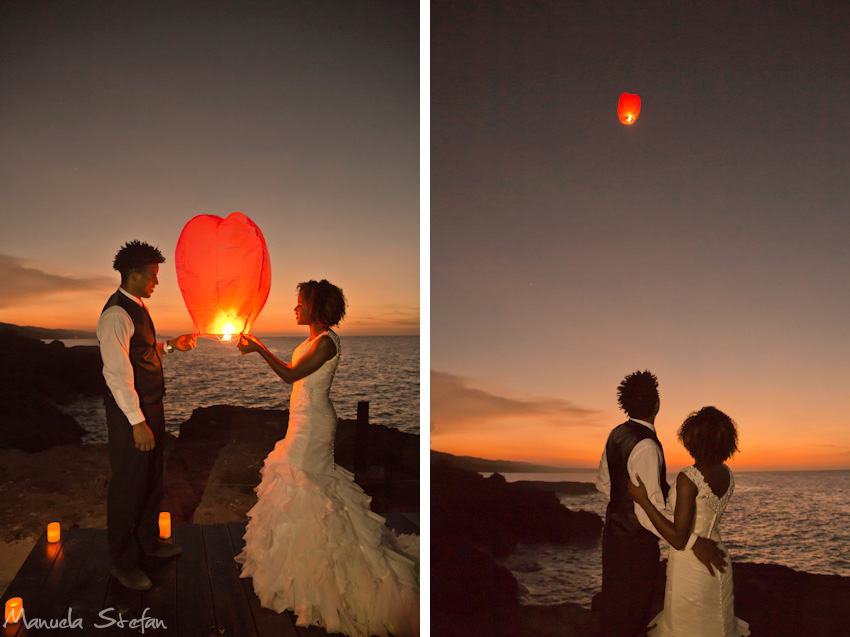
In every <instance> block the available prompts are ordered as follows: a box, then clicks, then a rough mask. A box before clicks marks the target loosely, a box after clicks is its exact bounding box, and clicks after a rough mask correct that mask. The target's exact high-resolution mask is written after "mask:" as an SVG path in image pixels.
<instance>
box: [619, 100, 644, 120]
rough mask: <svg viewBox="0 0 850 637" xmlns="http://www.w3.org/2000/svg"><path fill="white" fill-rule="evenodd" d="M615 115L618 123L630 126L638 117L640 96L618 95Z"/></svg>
mask: <svg viewBox="0 0 850 637" xmlns="http://www.w3.org/2000/svg"><path fill="white" fill-rule="evenodd" d="M617 115H618V116H619V117H620V121H621V122H622V123H623V124H625V125H626V126H631V125H632V124H634V123H635V122H636V121H637V118H638V115H640V96H638V95H632V94H630V93H623V94H622V95H620V102H619V103H618V104H617Z"/></svg>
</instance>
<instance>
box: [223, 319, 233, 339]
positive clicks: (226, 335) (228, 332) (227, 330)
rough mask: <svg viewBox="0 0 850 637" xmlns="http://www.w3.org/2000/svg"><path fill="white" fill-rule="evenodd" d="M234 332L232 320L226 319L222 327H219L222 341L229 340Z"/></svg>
mask: <svg viewBox="0 0 850 637" xmlns="http://www.w3.org/2000/svg"><path fill="white" fill-rule="evenodd" d="M234 334H236V328H235V327H234V326H233V321H228V322H227V323H226V324H225V326H224V327H223V328H221V340H222V341H223V342H226V341H229V340H230V339H232V338H233V335H234Z"/></svg>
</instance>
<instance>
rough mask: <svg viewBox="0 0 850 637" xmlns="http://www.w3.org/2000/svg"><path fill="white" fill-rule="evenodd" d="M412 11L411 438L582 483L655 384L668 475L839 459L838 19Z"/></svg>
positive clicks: (847, 68)
mask: <svg viewBox="0 0 850 637" xmlns="http://www.w3.org/2000/svg"><path fill="white" fill-rule="evenodd" d="M433 7H434V8H433V16H432V24H431V30H432V42H431V91H432V106H431V125H432V129H431V152H432V165H431V206H432V210H431V257H430V258H431V369H432V377H431V414H430V420H431V423H430V424H431V434H432V435H431V447H432V448H433V449H438V450H440V451H446V452H449V453H455V454H459V455H473V456H479V457H487V458H500V459H514V460H530V461H537V462H543V463H546V464H556V465H561V466H580V467H595V466H596V464H597V463H598V461H599V456H600V455H601V452H602V448H603V446H604V444H605V439H606V437H607V434H608V432H609V431H610V429H611V428H612V427H613V426H615V425H617V424H619V423H620V422H622V421H623V420H624V419H625V417H624V416H623V414H622V413H621V412H619V411H618V409H617V404H616V387H617V385H618V383H619V382H620V380H621V379H622V378H623V376H625V375H626V374H628V373H630V372H633V371H635V370H638V369H640V370H643V369H650V370H651V371H653V372H654V373H655V374H657V375H658V377H659V381H660V391H661V412H660V414H659V418H658V420H657V423H656V424H657V428H658V432H659V438H660V439H661V441H662V443H663V444H664V447H665V452H666V456H667V464H668V467H671V469H672V468H677V467H681V466H683V465H685V464H690V462H691V461H690V458H689V456H688V455H687V454H686V452H685V451H684V449H683V448H682V447H681V445H680V444H679V443H678V441H677V440H676V435H675V432H676V430H677V428H678V426H679V425H680V424H681V422H682V421H683V420H684V418H685V417H686V416H687V414H688V413H690V412H691V411H694V410H696V409H699V408H700V407H702V406H704V405H714V406H716V407H718V408H719V409H721V410H723V411H725V412H726V413H728V414H729V415H730V416H731V417H732V418H733V419H734V420H735V421H736V422H737V423H738V426H739V435H740V449H741V451H740V453H739V454H738V455H737V456H736V457H735V458H734V459H733V461H732V463H731V464H732V466H733V467H736V468H739V469H770V468H783V469H803V468H842V469H847V468H850V416H848V407H847V393H848V392H847V385H848V379H850V372H848V369H850V368H849V367H848V361H850V339H848V335H850V334H848V326H849V325H850V289H848V262H850V256H848V245H850V220H849V219H848V215H850V155H848V148H850V118H848V89H850V55H848V54H847V51H848V49H847V43H848V42H850V4H848V3H845V2H825V3H824V2H818V3H789V2H736V3H696V2H684V3H667V2H664V3H659V2H640V3H619V2H612V3H606V2H603V3H599V2H593V3H581V2H565V3H516V2H514V3H507V2H465V3H453V2H437V3H435V4H434V5H433ZM623 92H628V93H637V94H638V95H640V97H641V100H642V108H641V113H640V118H639V119H638V121H637V122H636V123H635V124H634V125H633V126H624V125H622V124H620V123H619V121H618V118H617V112H616V108H617V102H618V100H619V97H620V95H621V93H623Z"/></svg>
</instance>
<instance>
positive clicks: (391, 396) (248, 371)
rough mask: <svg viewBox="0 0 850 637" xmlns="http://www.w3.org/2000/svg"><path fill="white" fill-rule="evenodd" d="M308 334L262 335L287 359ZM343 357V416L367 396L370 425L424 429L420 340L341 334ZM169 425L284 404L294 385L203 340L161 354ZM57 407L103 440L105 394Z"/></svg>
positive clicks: (229, 347) (92, 438)
mask: <svg viewBox="0 0 850 637" xmlns="http://www.w3.org/2000/svg"><path fill="white" fill-rule="evenodd" d="M306 338H307V335H306V334H305V336H303V337H300V336H284V337H269V338H262V339H261V340H262V341H263V343H264V344H265V345H266V347H268V348H269V350H270V351H271V352H272V353H273V354H274V355H275V356H277V357H278V358H280V359H281V360H283V361H286V362H289V361H290V359H291V358H292V351H293V350H294V349H295V348H296V347H297V346H298V345H299V344H301V343H302V342H303V341H304V340H305V339H306ZM63 342H64V343H65V344H66V345H67V346H69V347H72V346H77V345H97V341H96V340H84V339H75V340H67V341H63ZM341 346H342V355H341V357H340V361H339V367H337V371H336V376H335V377H334V383H333V386H332V387H331V400H332V401H333V403H334V406H335V407H336V411H337V414H338V415H339V417H340V418H355V417H356V416H357V403H358V401H364V400H366V401H369V422H372V423H375V424H379V425H385V426H387V427H395V428H396V429H400V430H402V431H405V432H408V433H414V434H418V433H419V337H418V336H343V337H342V343H341ZM162 366H163V371H164V373H165V386H166V396H165V401H164V402H165V417H166V429H168V431H170V432H172V433H173V434H175V435H177V434H178V432H179V427H180V424H181V423H182V422H184V421H186V420H187V419H188V418H189V416H191V415H192V411H193V410H194V409H196V408H198V407H209V406H211V405H235V406H240V407H261V408H264V409H287V408H288V407H289V395H290V393H291V391H292V386H291V385H289V384H287V383H284V382H283V381H282V380H280V379H279V378H278V377H277V375H276V374H275V373H274V372H272V371H271V369H270V368H269V366H268V365H266V363H265V362H264V361H263V359H262V358H260V356H259V355H258V354H249V355H243V354H242V353H240V352H239V350H237V349H236V345H235V343H230V344H226V343H219V342H218V341H213V340H211V339H207V338H199V339H198V346H197V347H196V348H195V349H194V350H193V351H191V352H186V353H184V352H175V353H174V354H171V355H168V356H164V357H163V361H162ZM60 408H61V409H62V410H63V411H64V412H66V413H68V414H70V415H72V416H73V417H74V418H76V420H77V422H79V423H80V424H81V425H82V426H83V427H85V428H86V430H87V431H88V432H89V433H88V434H87V435H86V436H85V437H84V439H83V442H84V443H86V444H89V443H96V442H106V438H107V436H106V417H105V415H104V411H103V400H102V399H101V398H87V399H82V400H79V401H77V402H75V403H72V404H70V405H64V406H60Z"/></svg>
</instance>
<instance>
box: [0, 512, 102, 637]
mask: <svg viewBox="0 0 850 637" xmlns="http://www.w3.org/2000/svg"><path fill="white" fill-rule="evenodd" d="M87 531H90V529H87ZM63 535H64V537H63V538H62V544H61V547H60V548H59V551H58V555H56V558H55V560H54V561H53V568H52V569H50V573H49V574H48V577H47V579H46V580H45V582H44V585H43V586H42V587H41V589H40V590H39V592H38V597H36V599H35V600H34V601H32V602H30V603H27V601H26V599H24V609H25V611H26V615H27V621H33V620H35V619H40V620H43V621H44V622H51V621H56V622H61V621H62V620H63V619H66V620H67V617H68V602H69V601H70V596H71V590H72V589H73V587H74V585H75V584H76V582H77V577H78V575H79V574H80V568H81V567H82V560H79V559H76V556H77V555H84V554H85V553H86V550H87V548H88V546H89V544H90V540H91V537H92V536H91V533H86V532H85V531H76V532H69V531H66V532H64V533H63ZM45 549H46V552H45V554H44V556H45V557H46V558H47V559H48V560H49V559H50V557H51V556H52V554H53V553H54V552H55V551H56V546H55V545H54V546H51V545H50V544H49V543H48V544H46V546H45ZM73 619H75V618H72V620H73ZM21 623H22V624H23V622H21ZM53 630H56V629H53ZM45 631H46V632H45ZM50 632H51V630H50V629H46V628H45V629H38V628H37V627H35V626H34V627H32V628H31V629H29V630H27V629H26V628H25V627H21V628H20V629H19V630H18V633H17V634H18V635H19V637H29V636H35V635H41V634H44V635H47V634H50Z"/></svg>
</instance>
